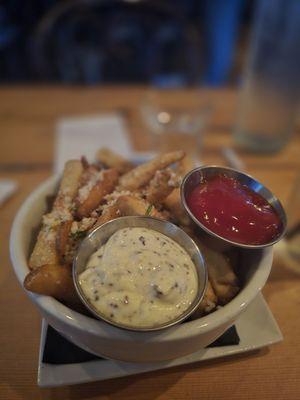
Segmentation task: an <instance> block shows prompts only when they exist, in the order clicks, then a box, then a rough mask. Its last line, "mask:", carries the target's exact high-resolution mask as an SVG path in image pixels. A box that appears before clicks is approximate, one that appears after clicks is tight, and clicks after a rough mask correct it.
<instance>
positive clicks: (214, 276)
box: [197, 240, 240, 304]
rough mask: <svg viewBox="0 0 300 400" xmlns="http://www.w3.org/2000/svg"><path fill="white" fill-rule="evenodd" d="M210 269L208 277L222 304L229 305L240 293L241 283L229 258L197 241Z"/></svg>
mask: <svg viewBox="0 0 300 400" xmlns="http://www.w3.org/2000/svg"><path fill="white" fill-rule="evenodd" d="M197 244H198V246H199V247H200V249H201V251H202V253H203V255H204V258H205V261H206V265H207V269H208V277H209V280H210V282H211V285H212V287H213V289H214V292H215V294H216V295H217V297H218V299H219V303H220V304H227V303H228V302H229V301H230V300H231V299H232V298H233V297H234V296H235V295H236V294H237V293H238V292H239V289H240V288H239V282H238V278H237V276H236V274H235V273H234V270H233V268H232V267H231V264H230V262H229V259H228V257H226V256H225V255H224V254H223V253H220V252H217V251H214V250H212V249H210V248H208V247H206V246H205V245H203V243H201V242H200V240H197Z"/></svg>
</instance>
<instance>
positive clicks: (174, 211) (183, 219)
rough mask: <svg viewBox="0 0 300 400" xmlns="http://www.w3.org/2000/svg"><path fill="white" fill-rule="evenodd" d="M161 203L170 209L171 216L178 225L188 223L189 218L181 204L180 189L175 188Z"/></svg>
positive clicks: (186, 224)
mask: <svg viewBox="0 0 300 400" xmlns="http://www.w3.org/2000/svg"><path fill="white" fill-rule="evenodd" d="M163 205H164V206H165V207H166V208H167V209H168V210H169V211H170V213H171V215H172V217H173V218H174V219H175V220H176V222H178V223H179V224H180V225H184V226H188V225H190V218H189V216H188V215H187V212H186V211H185V210H184V208H183V206H182V204H181V198H180V189H179V188H175V189H174V190H173V191H172V192H171V193H170V194H169V196H168V197H167V198H166V199H164V201H163Z"/></svg>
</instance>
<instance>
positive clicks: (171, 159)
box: [118, 150, 184, 190]
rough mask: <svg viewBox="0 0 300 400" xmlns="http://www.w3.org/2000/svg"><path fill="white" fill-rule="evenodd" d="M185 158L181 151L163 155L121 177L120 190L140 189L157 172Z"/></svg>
mask: <svg viewBox="0 0 300 400" xmlns="http://www.w3.org/2000/svg"><path fill="white" fill-rule="evenodd" d="M183 157H184V152H183V151H181V150H179V151H173V152H170V153H165V154H161V155H159V156H158V157H156V158H154V159H153V160H151V161H149V162H147V163H145V164H142V165H139V166H138V167H136V168H134V169H133V170H131V171H129V172H127V173H126V174H125V175H123V176H121V178H120V180H119V187H118V189H119V190H136V189H139V188H141V187H143V186H145V185H147V183H149V182H150V180H151V179H152V178H153V176H154V175H155V172H156V171H157V170H161V169H164V168H166V167H167V166H169V165H171V164H173V163H175V162H177V161H179V160H181V159H182V158H183Z"/></svg>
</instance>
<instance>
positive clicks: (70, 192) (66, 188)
mask: <svg viewBox="0 0 300 400" xmlns="http://www.w3.org/2000/svg"><path fill="white" fill-rule="evenodd" d="M82 173H83V166H82V163H81V161H79V160H70V161H67V162H66V164H65V168H64V172H63V176H62V179H61V183H60V187H59V190H58V193H57V197H56V199H55V201H54V204H53V210H57V209H59V210H60V209H62V208H64V209H66V208H67V209H70V206H71V202H72V200H73V199H74V197H75V196H76V194H77V191H78V187H79V183H80V178H81V175H82Z"/></svg>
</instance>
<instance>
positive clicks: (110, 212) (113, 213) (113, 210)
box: [93, 204, 120, 229]
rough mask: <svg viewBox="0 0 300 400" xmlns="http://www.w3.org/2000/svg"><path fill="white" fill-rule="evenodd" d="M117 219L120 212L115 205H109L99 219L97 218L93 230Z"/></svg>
mask: <svg viewBox="0 0 300 400" xmlns="http://www.w3.org/2000/svg"><path fill="white" fill-rule="evenodd" d="M117 217H120V211H119V209H118V207H117V205H116V204H113V205H110V206H108V207H107V208H105V210H104V211H103V212H102V214H101V215H100V217H98V219H97V222H96V224H95V225H94V226H93V229H94V228H96V227H97V226H100V225H103V224H105V222H108V221H111V220H112V219H115V218H117Z"/></svg>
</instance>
